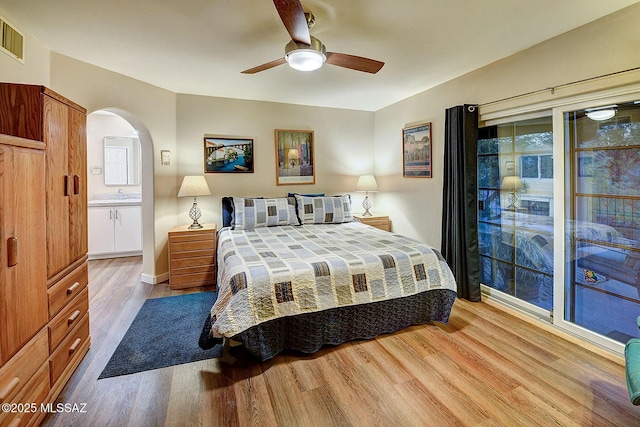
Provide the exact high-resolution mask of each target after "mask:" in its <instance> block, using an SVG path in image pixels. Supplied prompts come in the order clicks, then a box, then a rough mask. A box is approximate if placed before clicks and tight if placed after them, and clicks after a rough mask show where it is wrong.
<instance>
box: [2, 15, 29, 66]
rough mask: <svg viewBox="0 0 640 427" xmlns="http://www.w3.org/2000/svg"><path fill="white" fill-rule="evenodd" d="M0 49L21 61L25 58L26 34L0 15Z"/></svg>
mask: <svg viewBox="0 0 640 427" xmlns="http://www.w3.org/2000/svg"><path fill="white" fill-rule="evenodd" d="M0 50H2V51H3V52H5V53H7V54H8V55H10V56H12V57H14V58H16V59H17V60H19V61H23V60H24V36H23V35H22V33H20V32H19V31H18V30H16V29H15V28H13V27H12V26H11V25H9V24H8V23H7V22H6V21H5V20H4V19H2V17H0Z"/></svg>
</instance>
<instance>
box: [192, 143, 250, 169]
mask: <svg viewBox="0 0 640 427" xmlns="http://www.w3.org/2000/svg"><path fill="white" fill-rule="evenodd" d="M204 171H205V173H253V139H248V138H223V137H217V136H211V135H205V136H204Z"/></svg>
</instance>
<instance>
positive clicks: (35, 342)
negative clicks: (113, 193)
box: [0, 83, 90, 426]
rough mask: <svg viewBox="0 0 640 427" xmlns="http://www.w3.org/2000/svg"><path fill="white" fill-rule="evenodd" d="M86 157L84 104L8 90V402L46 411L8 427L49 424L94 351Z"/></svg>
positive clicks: (4, 324) (0, 279) (1, 173)
mask: <svg viewBox="0 0 640 427" xmlns="http://www.w3.org/2000/svg"><path fill="white" fill-rule="evenodd" d="M86 159H87V153H86V110H85V109H84V108H83V107H81V106H79V105H77V104H75V103H74V102H72V101H70V100H68V99H66V98H64V97H63V96H60V95H59V94H57V93H55V92H54V91H52V90H50V89H47V88H45V87H43V86H36V85H21V84H11V83H0V403H10V404H11V403H14V404H15V405H19V404H23V405H24V404H25V403H28V404H33V405H35V406H36V407H37V408H36V409H37V410H35V411H24V410H22V411H10V412H6V411H1V412H0V426H5V425H11V426H22V425H37V424H39V423H40V421H41V420H42V419H43V418H44V416H45V415H46V412H43V411H42V410H41V409H42V408H41V407H40V406H39V405H40V404H46V403H51V402H53V401H54V400H55V399H56V397H57V396H58V395H59V394H60V392H61V391H62V388H63V387H64V385H65V384H66V383H67V381H68V380H69V378H70V377H71V375H72V374H73V372H74V370H75V369H76V368H77V366H78V364H79V363H80V361H81V360H82V358H83V357H84V355H85V354H86V353H87V351H88V350H89V346H90V336H89V297H88V290H87V285H88V274H87V189H86V184H87V160H86ZM16 409H20V407H18V406H16ZM22 409H24V407H22Z"/></svg>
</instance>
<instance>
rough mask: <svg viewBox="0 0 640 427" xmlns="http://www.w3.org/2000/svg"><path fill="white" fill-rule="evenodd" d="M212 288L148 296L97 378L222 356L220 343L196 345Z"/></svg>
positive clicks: (212, 296) (208, 306)
mask: <svg viewBox="0 0 640 427" xmlns="http://www.w3.org/2000/svg"><path fill="white" fill-rule="evenodd" d="M216 298H217V293H216V292H199V293H195V294H187V295H178V296H172V297H164V298H152V299H148V300H146V301H145V302H144V304H143V305H142V308H140V311H139V312H138V314H137V315H136V318H135V319H134V320H133V323H131V326H130V327H129V329H128V330H127V332H126V334H125V335H124V337H123V338H122V341H121V342H120V344H118V347H117V348H116V350H115V352H114V353H113V356H111V359H110V360H109V362H108V363H107V366H106V367H105V368H104V370H103V371H102V373H101V374H100V376H99V377H98V379H101V378H109V377H115V376H119V375H128V374H133V373H136V372H142V371H148V370H151V369H158V368H165V367H167V366H173V365H180V364H183V363H189V362H196V361H198V360H205V359H213V358H218V357H222V345H216V346H215V347H213V348H211V349H209V350H202V349H201V348H200V347H199V346H198V338H199V337H200V332H201V331H202V325H204V322H205V320H206V317H207V315H208V314H209V311H210V310H211V307H212V306H213V303H214V302H215V300H216Z"/></svg>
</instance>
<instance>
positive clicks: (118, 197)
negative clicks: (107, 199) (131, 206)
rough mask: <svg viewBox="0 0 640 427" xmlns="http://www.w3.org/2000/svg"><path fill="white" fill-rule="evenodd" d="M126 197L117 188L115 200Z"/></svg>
mask: <svg viewBox="0 0 640 427" xmlns="http://www.w3.org/2000/svg"><path fill="white" fill-rule="evenodd" d="M126 197H127V196H126V195H125V194H124V191H122V188H118V194H116V198H117V199H124V198H126Z"/></svg>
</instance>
